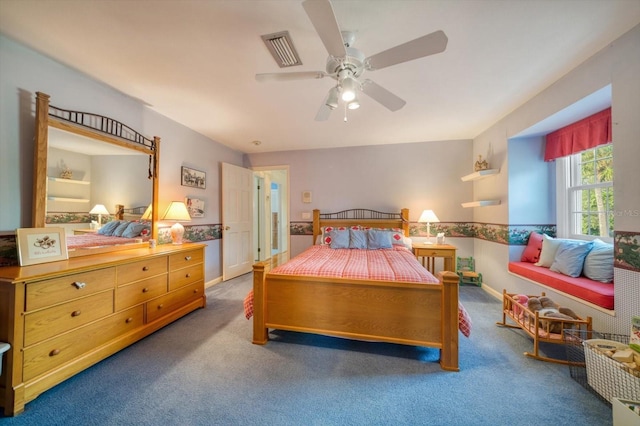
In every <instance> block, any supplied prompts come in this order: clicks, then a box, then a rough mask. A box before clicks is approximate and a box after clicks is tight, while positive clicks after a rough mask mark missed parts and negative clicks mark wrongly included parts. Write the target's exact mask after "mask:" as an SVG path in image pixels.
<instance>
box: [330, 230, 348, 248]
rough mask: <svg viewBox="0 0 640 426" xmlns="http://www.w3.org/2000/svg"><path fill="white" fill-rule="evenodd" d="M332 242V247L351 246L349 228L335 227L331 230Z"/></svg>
mask: <svg viewBox="0 0 640 426" xmlns="http://www.w3.org/2000/svg"><path fill="white" fill-rule="evenodd" d="M329 239H330V241H331V242H330V243H329V246H330V247H331V248H332V249H346V248H349V230H348V229H345V228H339V229H334V230H333V231H331V232H329Z"/></svg>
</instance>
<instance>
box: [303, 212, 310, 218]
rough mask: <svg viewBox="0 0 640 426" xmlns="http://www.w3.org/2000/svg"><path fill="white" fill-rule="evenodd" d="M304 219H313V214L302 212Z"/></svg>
mask: <svg viewBox="0 0 640 426" xmlns="http://www.w3.org/2000/svg"><path fill="white" fill-rule="evenodd" d="M302 218H303V219H311V213H310V212H302Z"/></svg>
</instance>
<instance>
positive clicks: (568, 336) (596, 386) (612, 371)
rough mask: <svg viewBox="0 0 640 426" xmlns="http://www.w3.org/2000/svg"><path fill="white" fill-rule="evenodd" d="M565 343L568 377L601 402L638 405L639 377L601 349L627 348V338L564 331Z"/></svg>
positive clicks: (639, 393) (639, 399)
mask: <svg viewBox="0 0 640 426" xmlns="http://www.w3.org/2000/svg"><path fill="white" fill-rule="evenodd" d="M565 342H566V349H567V359H568V360H569V371H570V373H571V377H572V378H573V379H575V380H576V381H578V382H579V383H580V384H581V385H583V386H584V387H585V388H587V389H589V390H591V391H592V392H593V393H594V394H596V395H597V396H599V397H600V399H601V400H602V401H604V402H607V403H609V404H611V403H612V402H613V398H614V397H617V398H623V399H629V400H633V401H640V374H639V372H638V371H637V370H632V369H630V368H629V367H627V366H626V365H624V364H622V363H620V362H618V361H616V360H614V359H611V358H609V357H608V356H607V355H606V354H605V353H604V352H603V351H602V350H601V349H600V348H599V346H600V347H602V345H608V346H611V347H613V348H626V347H627V345H628V343H629V336H624V335H619V334H610V333H597V332H590V333H588V332H584V331H579V330H565Z"/></svg>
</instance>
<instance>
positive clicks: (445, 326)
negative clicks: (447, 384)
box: [438, 271, 460, 371]
mask: <svg viewBox="0 0 640 426" xmlns="http://www.w3.org/2000/svg"><path fill="white" fill-rule="evenodd" d="M438 279H440V280H441V281H442V284H443V287H444V288H443V290H442V350H441V352H440V366H441V367H442V369H443V370H449V371H460V368H459V366H458V281H459V279H460V277H458V275H457V274H455V273H453V272H450V271H441V272H439V273H438Z"/></svg>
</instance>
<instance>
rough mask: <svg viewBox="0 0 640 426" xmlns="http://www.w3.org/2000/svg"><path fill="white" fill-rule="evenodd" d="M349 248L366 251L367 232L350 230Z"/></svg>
mask: <svg viewBox="0 0 640 426" xmlns="http://www.w3.org/2000/svg"><path fill="white" fill-rule="evenodd" d="M349 248H352V249H366V248H367V231H365V230H363V229H349Z"/></svg>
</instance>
